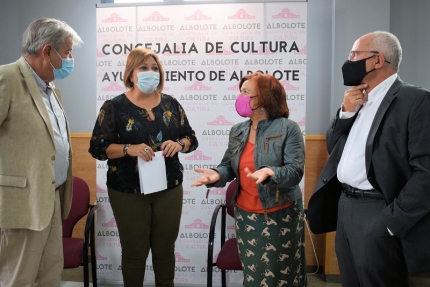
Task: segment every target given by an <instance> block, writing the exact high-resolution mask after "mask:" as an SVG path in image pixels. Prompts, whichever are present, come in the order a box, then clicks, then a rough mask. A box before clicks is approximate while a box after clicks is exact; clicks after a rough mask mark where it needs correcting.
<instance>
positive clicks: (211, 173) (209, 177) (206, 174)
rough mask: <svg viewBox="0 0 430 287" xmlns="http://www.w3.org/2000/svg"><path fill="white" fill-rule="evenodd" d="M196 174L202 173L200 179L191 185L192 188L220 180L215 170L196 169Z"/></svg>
mask: <svg viewBox="0 0 430 287" xmlns="http://www.w3.org/2000/svg"><path fill="white" fill-rule="evenodd" d="M194 171H195V172H198V173H201V174H202V175H201V176H200V178H198V179H197V180H195V181H194V182H193V183H191V186H202V185H205V184H211V183H214V182H217V181H218V180H219V173H218V172H216V171H215V170H213V169H208V168H195V169H194Z"/></svg>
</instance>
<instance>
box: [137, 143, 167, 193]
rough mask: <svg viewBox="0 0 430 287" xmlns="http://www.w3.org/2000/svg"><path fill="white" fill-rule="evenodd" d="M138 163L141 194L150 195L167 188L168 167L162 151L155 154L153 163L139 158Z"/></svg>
mask: <svg viewBox="0 0 430 287" xmlns="http://www.w3.org/2000/svg"><path fill="white" fill-rule="evenodd" d="M137 163H138V167H139V180H140V191H141V193H144V194H149V193H154V192H157V191H162V190H165V189H166V188H167V176H166V165H165V163H164V156H163V152H162V151H157V152H155V156H154V157H153V158H152V160H151V161H145V160H143V159H142V158H141V157H137Z"/></svg>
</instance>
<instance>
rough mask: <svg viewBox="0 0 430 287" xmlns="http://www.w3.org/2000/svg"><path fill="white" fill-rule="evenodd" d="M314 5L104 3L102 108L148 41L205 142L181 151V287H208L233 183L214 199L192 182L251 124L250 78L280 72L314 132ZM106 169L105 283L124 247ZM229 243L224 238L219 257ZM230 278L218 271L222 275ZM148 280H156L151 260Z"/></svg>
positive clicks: (101, 246)
mask: <svg viewBox="0 0 430 287" xmlns="http://www.w3.org/2000/svg"><path fill="white" fill-rule="evenodd" d="M306 9H307V4H306V3H304V2H283V3H281V2H277V3H222V4H198V5H197V4H181V5H160V6H129V7H117V6H114V7H113V6H111V7H98V9H97V52H96V53H97V54H96V65H97V94H96V101H97V112H98V111H99V109H100V107H101V106H102V104H103V103H104V101H106V100H109V99H112V98H113V97H115V96H117V95H119V94H121V93H123V92H125V91H126V89H125V87H124V85H123V82H122V80H123V72H124V68H125V63H126V59H127V55H128V53H129V52H130V51H131V50H132V49H133V48H134V47H137V46H144V47H147V48H150V49H152V50H154V51H155V52H156V53H157V54H158V55H159V57H160V60H161V62H162V64H163V67H164V70H165V75H166V82H165V86H164V93H166V94H169V95H172V96H174V97H176V98H177V99H178V100H179V102H180V103H181V105H182V106H183V107H184V109H185V111H186V113H187V116H188V118H189V122H190V124H191V126H192V128H193V129H194V130H195V131H196V135H197V138H198V140H199V143H200V146H199V148H198V149H197V150H196V151H195V152H193V153H191V154H181V155H180V160H181V162H182V164H183V165H184V182H183V187H184V200H183V212H182V219H181V228H180V232H179V236H178V240H177V242H176V276H175V283H177V285H182V286H192V285H193V284H195V285H196V284H203V285H205V284H206V274H207V246H208V236H209V225H210V220H211V215H212V212H213V210H214V209H215V207H216V206H217V205H218V204H221V203H224V202H225V192H226V189H225V188H215V189H212V190H211V192H210V196H209V198H208V199H206V198H205V193H206V188H205V187H198V188H197V187H194V188H191V187H190V185H191V182H193V181H194V180H195V179H196V178H198V176H199V175H198V174H196V173H195V172H194V168H196V167H202V168H211V167H215V166H216V165H217V164H218V163H219V162H220V161H221V159H222V156H223V155H224V152H225V149H226V147H227V142H228V135H229V131H230V128H231V127H232V126H233V125H234V124H235V123H238V122H241V121H243V120H244V119H243V118H241V117H240V116H239V115H237V113H236V110H235V107H234V105H235V100H236V96H237V95H238V94H239V87H238V86H239V80H240V79H241V78H242V76H244V75H246V74H249V73H252V72H255V71H257V70H262V71H263V72H265V73H269V74H272V75H273V76H275V77H276V78H277V79H278V80H279V81H280V82H281V83H282V85H283V86H284V87H285V90H286V92H287V103H288V106H289V108H290V118H291V119H292V120H294V121H296V122H297V123H298V124H299V126H300V127H301V129H302V132H303V135H304V134H305V123H306V115H305V106H306V105H305V103H306V39H307V38H306V37H307V34H306V31H307V11H306ZM106 170H107V164H106V162H102V161H98V162H97V201H98V204H99V205H100V208H99V212H98V216H97V224H96V236H97V237H96V240H97V241H96V246H97V260H98V262H97V269H98V271H97V272H98V278H99V280H100V281H101V282H103V281H109V282H113V281H119V282H120V281H122V275H121V246H120V242H119V237H118V231H117V229H116V222H115V218H114V216H113V213H112V210H111V207H110V203H109V198H108V196H107V191H106V189H107V188H106ZM303 182H304V181H302V190H303ZM166 212H168V211H166ZM227 223H228V224H227V225H228V235H227V237H229V238H230V237H234V236H235V235H234V221H233V219H232V218H229V219H228V222H227ZM218 230H219V226H218ZM218 234H219V233H218ZM219 246H220V239H219V236H218V238H217V242H216V244H215V257H216V255H217V253H218V252H219V249H220V248H219ZM220 280H221V276H220V272H219V270H218V269H217V268H214V280H213V281H214V283H216V282H220ZM227 280H228V282H230V283H237V284H240V283H241V282H242V280H243V275H242V272H239V271H229V272H228V277H227ZM145 282H150V283H151V282H154V272H153V269H152V262H151V256H149V257H148V260H147V267H146V275H145Z"/></svg>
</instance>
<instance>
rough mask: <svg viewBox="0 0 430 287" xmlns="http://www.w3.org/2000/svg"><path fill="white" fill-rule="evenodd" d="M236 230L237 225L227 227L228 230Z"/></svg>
mask: <svg viewBox="0 0 430 287" xmlns="http://www.w3.org/2000/svg"><path fill="white" fill-rule="evenodd" d="M235 228H236V225H234V224H232V225H228V226H227V229H235Z"/></svg>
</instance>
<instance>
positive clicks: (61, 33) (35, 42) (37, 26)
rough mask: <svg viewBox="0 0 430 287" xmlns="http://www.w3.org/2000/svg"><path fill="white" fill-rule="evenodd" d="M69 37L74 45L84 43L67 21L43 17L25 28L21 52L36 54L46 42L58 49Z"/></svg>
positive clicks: (26, 54) (25, 54)
mask: <svg viewBox="0 0 430 287" xmlns="http://www.w3.org/2000/svg"><path fill="white" fill-rule="evenodd" d="M67 38H70V39H71V41H72V43H73V45H74V46H78V45H79V44H81V43H82V39H81V37H79V36H78V34H77V33H76V31H75V30H73V28H72V27H70V26H69V25H67V24H66V23H65V22H63V21H60V20H57V19H52V18H42V19H39V20H36V21H34V22H32V23H31V24H30V25H29V26H28V27H27V30H25V32H24V35H23V36H22V51H21V52H22V54H23V55H24V56H34V55H36V54H37V53H38V52H39V51H40V49H42V47H43V46H44V45H46V44H50V45H52V47H53V48H54V49H55V50H57V51H58V49H59V48H60V47H61V46H62V45H63V44H64V42H65V41H66V39H67Z"/></svg>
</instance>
